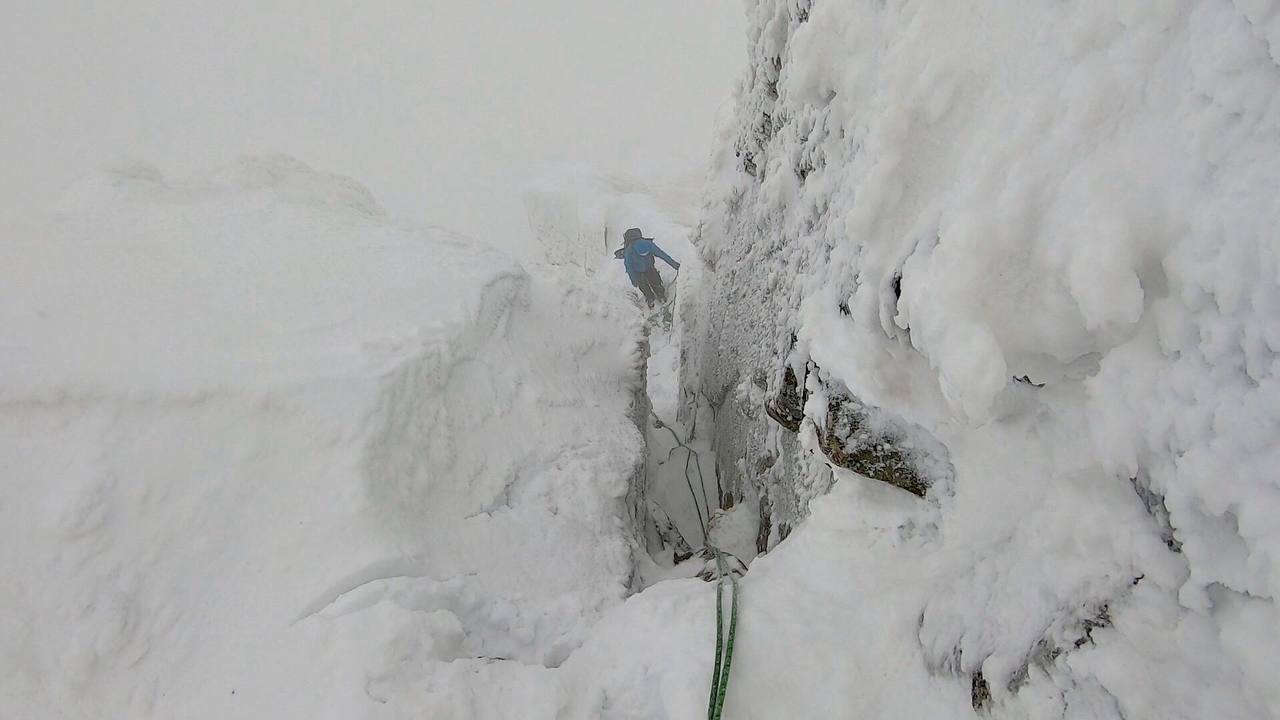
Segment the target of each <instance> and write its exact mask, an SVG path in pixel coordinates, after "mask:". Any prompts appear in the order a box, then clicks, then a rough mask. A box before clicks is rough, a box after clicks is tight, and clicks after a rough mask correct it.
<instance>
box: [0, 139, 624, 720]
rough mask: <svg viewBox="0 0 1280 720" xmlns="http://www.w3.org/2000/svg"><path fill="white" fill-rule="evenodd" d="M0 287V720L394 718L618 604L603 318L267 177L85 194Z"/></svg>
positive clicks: (99, 185)
mask: <svg viewBox="0 0 1280 720" xmlns="http://www.w3.org/2000/svg"><path fill="white" fill-rule="evenodd" d="M0 268H3V270H2V272H3V273H4V282H3V283H0V322H2V323H3V325H4V327H5V328H7V329H8V330H9V332H8V333H7V339H6V341H5V345H4V347H2V348H0V377H2V378H3V381H2V382H0V484H2V492H3V496H4V501H3V503H0V573H2V574H3V575H4V577H6V578H7V581H6V582H5V583H4V584H3V585H0V618H3V619H2V620H0V707H3V708H4V711H3V713H0V714H4V715H5V716H10V715H12V716H13V717H51V716H59V717H104V716H106V717H185V718H201V717H208V718H225V717H303V716H306V717H324V718H352V717H403V716H406V714H412V713H415V712H420V709H415V708H416V707H417V706H416V703H418V702H420V701H421V697H420V696H421V695H422V688H423V686H424V684H429V683H431V682H433V681H434V680H433V679H434V678H437V677H441V676H442V675H441V674H442V673H445V672H446V671H445V670H444V669H446V668H448V667H449V662H450V661H453V660H456V659H459V658H485V659H483V660H478V661H477V662H479V663H481V664H483V663H488V662H494V661H495V659H505V660H510V661H512V662H510V663H501V664H504V665H506V664H510V665H519V666H520V667H524V664H528V665H533V666H542V665H546V666H556V665H559V664H561V663H562V662H564V660H565V659H566V658H567V657H569V655H570V653H571V652H572V651H573V649H574V648H576V647H577V646H578V645H579V644H580V643H581V642H582V639H583V637H584V636H585V631H586V628H588V627H589V626H590V625H591V624H592V623H593V622H594V621H595V620H596V619H597V618H598V617H600V616H601V614H602V613H603V612H604V611H605V610H607V609H608V608H610V607H612V606H613V605H615V604H617V603H618V602H620V601H621V599H622V598H623V597H625V595H626V594H627V593H628V591H629V588H630V587H631V586H632V584H633V583H634V582H635V578H633V574H634V572H635V562H634V558H633V553H634V552H636V550H637V541H636V530H635V522H634V518H633V516H632V515H633V512H634V511H633V508H631V507H629V506H628V502H627V500H628V497H627V496H628V493H629V492H631V493H633V494H634V492H635V490H636V489H635V488H634V487H633V486H632V480H633V476H634V475H635V473H636V472H637V469H638V468H639V467H641V463H643V461H644V460H643V444H642V439H641V437H640V434H639V433H638V432H637V429H636V426H635V424H634V422H633V421H632V419H631V417H630V414H631V413H632V408H633V405H634V403H636V402H637V398H636V393H637V390H639V389H640V388H642V368H643V363H642V357H641V356H640V355H639V352H640V350H639V348H640V345H639V343H640V339H641V334H640V331H639V327H638V324H637V321H636V317H637V316H636V313H635V312H634V310H633V309H632V308H631V307H630V306H629V305H627V304H626V303H625V302H624V301H620V300H618V299H617V298H616V297H615V296H614V295H613V294H611V293H608V292H600V291H598V290H597V289H596V288H595V286H592V285H590V284H587V283H585V282H583V281H582V280H580V279H574V278H571V277H568V276H562V275H559V274H557V273H556V272H555V271H553V270H549V269H540V270H539V271H538V273H537V275H538V277H531V276H530V275H529V274H528V273H526V272H525V270H523V269H522V268H521V267H520V266H518V265H516V264H514V263H513V262H511V261H509V260H507V259H505V258H504V257H502V256H500V255H497V254H495V253H493V252H490V251H486V250H483V249H479V248H478V247H477V246H475V245H473V244H469V243H464V242H462V241H461V240H460V239H459V238H457V237H455V236H451V235H450V234H449V233H446V232H444V231H439V230H432V229H418V228H413V227H409V226H405V225H402V224H399V223H396V222H393V221H391V220H389V219H388V218H387V217H386V216H385V215H384V213H383V212H382V211H381V210H380V209H379V207H378V205H377V203H376V202H374V200H373V199H372V198H371V197H370V195H369V193H368V192H367V191H366V190H364V189H363V188H362V187H361V186H359V185H358V184H356V183H354V182H352V181H350V180H346V179H344V178H338V177H332V176H327V175H323V174H320V173H316V172H314V171H312V170H309V169H308V168H306V167H304V166H302V165H300V164H298V163H296V162H294V161H291V160H288V159H286V158H262V159H253V160H247V161H244V162H241V163H238V164H236V165H233V166H231V167H229V168H226V169H223V170H221V171H218V172H214V173H211V174H207V175H203V176H199V177H196V178H193V179H189V180H183V181H173V180H167V179H165V178H163V177H162V176H161V175H160V173H159V172H157V171H156V170H155V169H154V168H150V167H148V166H145V165H142V164H126V165H123V166H121V167H117V168H115V169H112V170H109V171H105V172H102V173H99V174H96V175H94V176H91V177H89V178H87V179H85V180H84V181H82V182H81V183H79V184H78V185H77V186H75V187H74V188H73V189H72V191H71V192H70V193H69V194H68V195H67V197H66V198H65V199H64V201H63V202H62V204H61V205H60V207H59V209H58V211H57V213H55V214H54V215H52V216H50V217H48V218H45V219H44V220H42V221H41V222H40V223H38V224H33V225H29V226H27V227H25V228H23V229H22V230H20V231H16V232H13V233H10V234H8V235H7V236H6V239H5V243H4V244H3V247H2V248H0ZM633 501H634V498H633Z"/></svg>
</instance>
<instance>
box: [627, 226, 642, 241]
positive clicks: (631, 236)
mask: <svg viewBox="0 0 1280 720" xmlns="http://www.w3.org/2000/svg"><path fill="white" fill-rule="evenodd" d="M642 237H644V233H642V232H640V228H631V229H630V230H628V231H626V232H625V233H623V235H622V239H623V240H625V241H626V242H632V241H635V240H639V239H640V238H642Z"/></svg>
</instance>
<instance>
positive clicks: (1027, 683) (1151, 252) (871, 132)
mask: <svg viewBox="0 0 1280 720" xmlns="http://www.w3.org/2000/svg"><path fill="white" fill-rule="evenodd" d="M1278 7H1280V6H1278V5H1277V4H1276V3H1270V2H1255V3H1243V2H1213V3H1190V2H1174V1H1170V2H1145V3H1137V2H1110V1H1103V0H1099V1H1097V2H1093V1H1090V2H1075V3H1060V2H1051V1H1050V0H1034V1H1031V2H998V1H996V0H984V1H982V2H976V3H975V2H952V3H948V2H935V3H920V2H822V1H818V2H812V1H811V0H763V1H762V2H759V3H756V4H754V7H753V9H752V10H751V12H752V15H753V21H752V29H751V31H750V48H749V52H750V63H751V65H750V67H749V70H748V72H747V73H746V75H745V77H744V79H743V81H742V84H741V86H740V89H739V92H738V96H737V114H736V119H735V120H734V121H733V122H732V124H731V125H730V126H729V127H727V128H726V130H725V132H724V134H723V136H722V137H721V138H720V141H719V155H718V157H717V160H716V172H715V176H714V179H713V187H712V188H711V191H710V195H709V199H708V207H707V216H706V224H705V225H704V227H703V232H702V234H701V238H700V241H699V246H700V250H701V253H702V254H703V260H704V264H705V266H706V268H707V275H706V281H705V287H704V288H703V290H702V297H703V298H705V308H704V313H705V315H706V318H707V321H706V323H705V325H703V326H702V327H703V329H704V332H703V335H702V341H701V343H700V344H699V346H698V347H696V348H690V353H691V358H690V361H689V362H688V364H687V372H686V382H687V383H688V386H687V390H688V392H687V393H686V397H693V396H695V395H696V396H698V397H700V398H702V399H704V401H705V402H707V403H709V404H710V405H711V406H712V408H713V409H714V411H715V414H716V420H717V422H716V428H717V442H716V448H717V452H718V455H719V463H718V464H719V467H720V469H721V471H722V472H723V475H724V479H725V482H726V483H727V484H728V485H729V486H730V487H731V488H733V491H734V492H735V494H737V495H738V496H739V497H745V498H747V499H748V500H750V499H751V498H753V497H760V498H761V500H760V503H761V505H762V506H764V505H766V504H767V505H768V506H769V507H770V508H772V514H773V519H772V522H771V524H772V527H773V528H775V529H778V528H781V529H783V530H785V529H786V528H788V527H790V526H792V525H795V524H796V523H800V524H801V525H800V529H798V530H796V531H795V532H793V533H792V534H791V539H789V540H787V541H786V542H785V543H783V544H782V545H781V546H779V547H777V548H776V549H775V550H774V552H773V553H771V554H770V555H769V556H766V557H763V558H761V559H759V560H757V561H756V563H755V564H754V565H753V566H752V571H751V573H750V574H749V575H748V576H747V578H746V579H745V580H744V587H745V592H746V598H747V600H746V607H747V608H748V610H747V615H746V617H745V618H744V627H752V622H753V621H754V622H757V623H759V622H760V620H761V619H762V617H761V616H763V617H768V618H770V619H771V620H773V621H775V623H776V624H774V625H771V626H770V627H769V628H768V630H767V632H768V634H769V635H770V636H771V637H772V638H774V642H775V644H773V645H770V644H769V643H768V642H767V641H766V640H764V639H763V638H759V636H755V635H753V636H752V639H748V638H743V639H742V640H741V642H740V643H739V652H741V653H745V655H746V657H747V658H750V657H752V653H753V652H757V651H758V652H760V653H768V654H769V655H770V656H771V660H770V662H769V663H768V664H767V665H766V664H763V663H762V664H761V665H759V666H755V665H754V661H753V660H751V659H744V660H743V662H742V664H740V665H737V666H735V670H734V671H735V673H741V675H739V676H738V677H739V679H738V680H735V682H739V681H741V682H744V683H750V682H752V680H749V679H745V680H744V679H742V676H745V675H750V674H751V672H752V670H753V669H755V670H758V671H759V672H762V673H769V672H772V671H773V668H785V667H788V666H792V665H802V664H803V663H804V662H806V661H808V659H809V658H812V657H814V656H815V655H818V656H822V657H823V674H824V675H825V676H827V677H838V678H840V680H839V681H838V682H839V683H840V684H846V685H849V686H852V687H849V688H848V689H847V690H846V691H845V692H844V693H841V691H839V690H837V689H832V690H831V691H830V692H827V691H825V690H824V691H820V692H817V693H780V694H779V696H778V699H777V700H776V702H775V700H774V699H773V698H772V697H770V696H769V695H767V694H764V693H759V694H753V693H752V692H751V691H750V690H746V689H742V688H740V687H739V688H737V689H736V692H738V693H742V694H741V695H737V697H738V701H736V702H737V703H738V704H736V705H735V704H734V703H735V699H734V698H735V691H731V692H730V705H731V707H730V708H729V709H728V711H729V712H730V714H732V713H733V712H738V713H745V714H739V715H735V716H737V717H777V716H782V715H788V716H793V717H810V716H816V715H815V714H814V713H816V712H819V711H820V712H821V713H822V714H823V715H825V716H846V715H848V716H854V715H857V716H866V717H932V718H942V717H969V716H971V713H972V712H974V708H975V707H976V708H978V709H980V710H982V711H983V712H988V713H991V714H992V715H993V716H996V717H1009V718H1026V717H1089V718H1095V717H1096V718H1122V717H1127V718H1130V719H1131V720H1132V719H1133V718H1161V719H1166V718H1205V717H1241V718H1244V717H1249V718H1263V717H1276V716H1280V691H1277V689H1276V688H1277V686H1276V684H1275V683H1274V675H1275V668H1276V666H1277V663H1280V612H1277V605H1276V599H1277V597H1280V549H1278V548H1280V524H1277V523H1276V522H1275V518H1276V517H1278V516H1280V474H1278V472H1277V468H1280V365H1278V364H1277V363H1276V357H1277V353H1278V352H1280V334H1278V332H1277V328H1278V327H1280V325H1278V324H1277V323H1278V322H1280V282H1278V281H1277V278H1278V277H1280V264H1278V262H1280V245H1277V243H1276V237H1277V235H1276V228H1277V227H1280V203H1277V202H1276V189H1277V188H1278V187H1280V132H1277V130H1278V129H1280V66H1278V64H1280V53H1277V51H1276V48H1277V45H1276V41H1277V37H1280V36H1278V35H1277V31H1276V28H1277V27H1280V13H1278V12H1277V8H1278ZM809 366H814V367H817V368H820V371H817V372H814V373H810V374H808V375H807V378H806V379H805V380H802V381H797V380H796V378H797V377H803V376H804V373H803V370H804V368H806V367H809ZM788 370H790V371H791V374H792V378H791V380H790V381H788V379H787V378H788ZM789 382H790V385H791V389H788V383H789ZM797 382H804V383H805V384H806V386H805V388H804V389H805V390H807V391H808V393H809V394H810V396H811V397H813V398H816V397H819V396H821V395H822V394H823V393H830V392H833V391H839V392H847V393H848V394H849V395H850V396H852V397H856V398H857V399H858V401H859V402H860V403H863V404H865V405H866V406H868V407H874V408H878V409H880V410H882V411H884V412H886V413H891V414H892V415H893V417H895V418H898V419H900V420H901V422H902V423H903V426H904V427H912V428H919V429H920V430H921V431H922V432H923V433H924V435H922V436H921V437H925V438H926V442H932V441H936V442H938V443H940V444H941V445H942V446H945V450H946V453H947V455H948V457H949V461H950V463H951V465H952V466H953V468H954V477H953V478H952V480H951V481H950V482H947V483H943V484H941V485H934V486H933V489H931V490H930V491H929V492H928V494H927V496H926V497H925V498H924V499H922V500H916V499H913V498H910V497H908V496H906V495H904V494H902V493H898V492H897V491H895V490H890V489H888V488H887V487H884V486H882V485H881V484H879V483H874V482H872V481H869V480H867V479H865V478H860V477H858V476H856V475H854V474H852V473H848V472H845V471H844V470H843V469H836V470H832V469H831V467H830V463H828V462H827V461H826V459H825V458H824V457H823V455H822V454H821V450H822V445H823V443H822V433H823V429H824V425H825V422H826V418H825V417H824V412H825V411H826V409H827V405H826V403H823V402H819V401H815V400H812V399H811V400H810V401H809V402H807V403H806V404H805V406H804V411H803V413H802V414H801V415H799V416H796V414H795V413H794V411H793V409H792V410H787V409H786V408H781V409H782V410H786V412H780V406H779V405H778V403H777V402H776V398H779V397H782V396H785V395H787V393H790V394H791V395H793V396H794V395H797V394H798V393H799V392H800V391H799V389H798V388H796V387H795V386H796V384H797ZM790 404H791V405H792V406H794V402H791V403H790ZM766 406H768V407H769V408H770V409H771V413H772V414H773V415H778V416H780V417H783V419H784V420H786V419H787V418H792V419H793V420H795V422H790V421H789V424H793V425H795V429H797V430H799V432H798V433H792V432H791V431H790V430H788V429H787V428H785V427H783V426H782V425H781V424H779V423H776V422H774V421H772V420H770V419H769V416H770V413H766V412H762V410H763V409H764V408H765V407H766ZM930 439H931V440H930ZM833 481H838V482H837V484H836V489H835V491H834V493H833V494H831V495H827V493H828V492H829V490H830V489H831V488H832V484H833ZM941 488H945V489H946V491H945V492H939V491H938V490H939V489H941ZM1135 489H1136V490H1137V491H1136V492H1135ZM811 510H812V513H813V515H812V517H808V516H809V514H810V512H811ZM806 518H808V519H806ZM783 535H784V533H783V532H781V531H779V530H775V531H774V533H773V536H772V537H771V539H770V544H771V545H775V544H777V542H778V540H779V539H780V537H782V536H783ZM804 568H808V569H809V570H810V571H812V572H814V573H817V575H816V576H812V577H810V576H806V575H805V573H804V570H803V569H804ZM774 583H777V584H778V586H777V587H776V588H775V587H774V586H773V584H774ZM807 592H812V593H814V594H815V597H814V598H812V599H807V598H804V596H805V594H806V593H807ZM797 598H802V599H797ZM753 608H754V609H756V611H757V612H759V613H760V614H761V616H753V615H752V614H751V612H752V609H753ZM786 608H792V611H791V612H787V611H784V609H786ZM814 623H824V624H825V625H824V627H825V628H827V633H826V634H834V635H838V636H840V637H842V638H843V640H842V641H840V642H837V643H826V642H825V641H824V639H823V637H822V634H819V633H817V631H815V630H814V629H813V628H811V627H810V626H811V625H812V624H814ZM756 627H759V625H756ZM780 637H782V638H788V639H787V640H786V641H778V640H777V638H780ZM801 639H807V641H812V644H809V643H808V642H807V641H806V642H801V641H800V640H801ZM778 642H781V643H782V646H781V648H780V647H779V646H778V645H777V644H776V643H778ZM752 703H756V704H752ZM844 708H847V709H848V712H847V713H846V712H845V711H844V710H843V709H844ZM752 713H754V715H753V714H752Z"/></svg>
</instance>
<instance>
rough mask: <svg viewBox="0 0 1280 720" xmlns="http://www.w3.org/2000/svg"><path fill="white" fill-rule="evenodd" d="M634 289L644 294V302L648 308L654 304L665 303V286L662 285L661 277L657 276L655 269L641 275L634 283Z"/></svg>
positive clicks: (656, 269)
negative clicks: (636, 288)
mask: <svg viewBox="0 0 1280 720" xmlns="http://www.w3.org/2000/svg"><path fill="white" fill-rule="evenodd" d="M636 287H638V288H640V292H642V293H644V301H645V302H646V303H648V305H649V307H653V304H654V303H655V302H666V301H667V286H666V285H663V284H662V276H661V275H659V274H658V268H656V267H654V268H649V270H648V272H645V273H642V274H641V275H640V277H639V279H638V280H637V281H636Z"/></svg>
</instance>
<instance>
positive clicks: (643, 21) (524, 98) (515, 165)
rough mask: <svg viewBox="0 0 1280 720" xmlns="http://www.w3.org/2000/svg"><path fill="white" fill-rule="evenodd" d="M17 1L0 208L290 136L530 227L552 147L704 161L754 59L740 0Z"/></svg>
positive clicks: (395, 183) (396, 189) (351, 163)
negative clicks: (103, 167)
mask: <svg viewBox="0 0 1280 720" xmlns="http://www.w3.org/2000/svg"><path fill="white" fill-rule="evenodd" d="M4 5H5V6H6V7H5V8H4V10H3V13H2V14H3V22H0V98H2V100H3V104H4V106H3V109H2V110H0V163H2V166H0V216H5V215H10V214H13V213H20V212H24V211H26V210H27V209H28V208H31V207H39V206H43V205H45V204H47V203H49V202H51V201H52V200H53V199H54V198H56V196H57V193H58V192H60V190H61V188H62V187H64V186H65V185H66V184H67V183H68V182H70V181H71V180H73V179H74V178H75V177H76V176H77V175H79V174H80V173H82V172H84V171H85V170H87V169H89V168H92V167H94V166H95V165H98V164H101V163H102V162H104V161H108V160H112V159H115V158H118V157H122V156H125V157H137V158H141V159H144V160H148V161H151V162H154V163H155V164H157V165H158V166H159V167H160V168H161V170H162V171H164V172H165V173H166V174H185V173H187V172H190V171H192V170H199V169H203V168H207V167H209V166H211V165H217V164H220V163H222V162H225V161H226V160H228V159H231V158H234V157H236V156H238V155H241V154H244V153H258V152H275V151H279V152H286V153H289V154H292V155H296V156H297V157H299V158H300V159H302V160H303V161H305V162H307V163H309V164H312V165H314V166H316V167H319V168H322V169H325V170H330V171H333V172H338V173H342V174H346V175H351V176H353V177H355V178H357V179H358V180H360V181H362V182H364V183H365V184H366V185H368V186H369V187H370V188H371V189H372V190H373V192H374V194H375V195H376V196H377V197H378V199H379V200H381V201H382V203H383V204H384V205H385V206H386V207H387V208H388V209H389V210H391V211H392V212H393V213H395V214H397V215H402V216H407V217H410V218H413V219H416V220H421V221H429V222H434V223H438V224H441V225H447V226H450V227H454V228H456V229H459V230H462V231H464V232H467V233H469V234H472V235H476V236H479V237H483V238H486V239H488V240H490V241H492V242H495V243H497V244H500V245H504V246H507V247H513V246H514V245H517V244H520V243H522V242H523V240H524V235H525V233H526V227H525V223H524V210H523V206H522V199H521V189H522V187H523V186H524V184H525V182H526V181H527V179H528V178H529V177H530V176H531V175H533V174H536V173H537V172H539V171H540V169H541V168H544V167H546V166H548V165H550V164H555V163H559V162H564V161H569V162H577V163H584V164H587V165H591V166H595V167H599V168H601V169H604V170H610V171H621V172H639V173H644V172H649V171H653V170H655V169H664V170H671V169H674V168H677V167H688V168H690V169H696V168H699V167H701V165H702V164H703V163H704V160H705V156H706V154H707V152H708V151H709V147H710V135H711V132H712V127H713V120H714V115H715V113H716V111H717V110H718V108H719V107H720V106H721V104H722V103H723V102H724V100H725V99H726V98H727V97H728V95H729V93H730V91H731V89H732V87H733V84H734V82H735V80H736V78H737V76H738V74H739V72H740V71H741V70H742V69H743V66H744V63H745V52H744V50H743V48H744V47H745V38H744V35H743V33H744V32H745V24H746V23H745V20H744V18H743V5H742V0H536V2H517V1H516V0H379V1H376V2H357V1H355V0H347V1H341V0H253V1H252V2H245V1H241V0H236V1H234V2H228V1H222V2H211V1H206V0H186V1H184V2H171V1H167V0H110V1H108V0H46V1H43V2H35V1H34V0H31V1H24V0H8V1H7V2H4ZM513 235H515V236H518V237H512V236H513Z"/></svg>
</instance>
